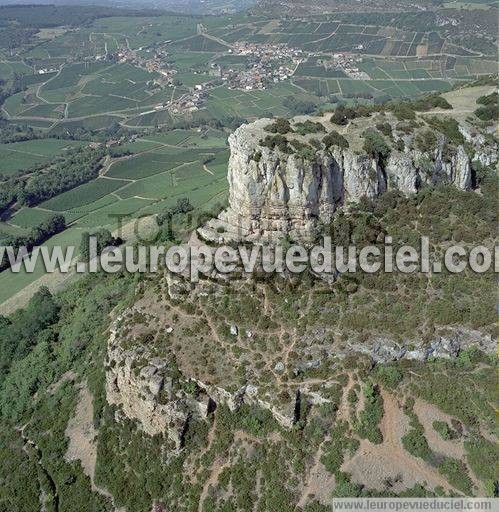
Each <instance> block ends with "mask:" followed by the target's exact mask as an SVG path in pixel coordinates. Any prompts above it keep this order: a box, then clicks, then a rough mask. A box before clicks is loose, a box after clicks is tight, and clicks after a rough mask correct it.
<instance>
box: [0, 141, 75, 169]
mask: <svg viewBox="0 0 499 512" xmlns="http://www.w3.org/2000/svg"><path fill="white" fill-rule="evenodd" d="M83 144H84V143H83V142H78V141H67V140H60V139H41V140H29V141H25V142H14V143H11V144H0V174H3V175H7V176H9V175H12V174H14V173H16V172H18V171H22V170H26V169H29V168H30V167H33V166H34V165H38V164H43V163H45V162H49V161H50V160H51V159H52V158H53V157H55V156H57V155H62V154H63V153H64V152H65V151H67V150H68V149H71V148H75V147H79V146H81V145H83Z"/></svg>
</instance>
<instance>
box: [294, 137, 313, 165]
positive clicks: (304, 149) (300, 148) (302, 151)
mask: <svg viewBox="0 0 499 512" xmlns="http://www.w3.org/2000/svg"><path fill="white" fill-rule="evenodd" d="M289 143H290V144H291V146H293V147H294V148H295V150H296V153H297V154H298V155H299V156H300V157H301V158H304V159H306V160H313V159H314V157H315V150H314V148H313V147H312V146H309V145H308V144H304V143H303V142H300V141H299V140H291V141H289Z"/></svg>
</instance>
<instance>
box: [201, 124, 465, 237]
mask: <svg viewBox="0 0 499 512" xmlns="http://www.w3.org/2000/svg"><path fill="white" fill-rule="evenodd" d="M271 123H272V120H270V119H260V120H258V121H256V122H254V123H251V124H245V125H242V126H241V127H239V128H238V129H237V130H236V131H235V132H234V133H233V134H232V135H231V136H230V137H229V144H230V151H231V154H230V159H229V168H228V181H229V187H230V193H229V208H228V209H227V210H226V211H225V212H222V214H221V215H220V217H219V218H218V219H215V220H213V221H211V222H210V223H208V225H207V226H205V227H204V228H202V229H201V230H200V234H201V236H202V237H203V238H206V239H208V240H217V239H220V238H222V239H225V240H227V239H232V240H235V239H239V240H241V239H246V240H253V241H256V240H260V239H261V240H265V239H266V238H267V239H270V240H272V239H273V238H274V237H275V238H280V237H282V236H283V235H289V236H290V237H291V238H293V239H295V240H304V241H306V240H307V239H311V238H312V237H313V234H314V230H315V228H316V227H317V226H318V225H319V223H327V222H329V221H330V220H331V217H332V216H333V214H334V212H335V211H336V210H337V209H339V208H342V207H344V206H345V205H347V204H349V203H356V202H358V201H359V200H360V199H361V198H362V197H364V196H365V197H368V198H375V197H377V196H379V195H380V194H382V193H384V192H386V191H387V190H400V191H401V192H403V193H404V194H411V193H414V192H416V191H417V190H418V188H420V187H421V186H422V185H423V184H426V183H428V184H435V183H441V182H449V183H453V184H454V185H455V186H457V187H459V188H461V189H468V188H470V186H471V168H470V160H469V157H468V156H467V154H466V152H465V151H464V148H463V147H462V146H459V147H458V148H457V152H456V153H455V154H454V155H452V156H451V157H449V156H446V157H444V155H443V147H444V145H443V141H442V143H441V144H440V147H439V148H438V149H437V150H435V152H434V154H432V155H428V154H423V153H421V152H418V151H415V150H410V151H406V152H400V151H396V150H394V149H392V151H391V154H390V156H389V157H388V159H387V161H386V162H384V163H382V162H380V161H378V160H377V159H374V158H371V157H370V156H368V155H366V154H365V153H362V152H356V151H354V150H353V149H350V148H347V149H341V148H339V147H334V148H332V149H331V150H325V149H320V150H317V151H315V152H314V154H313V156H312V157H310V156H308V157H304V156H302V155H301V154H300V153H299V152H292V153H291V154H290V153H289V152H285V151H282V150H280V149H278V148H277V147H276V148H274V149H270V148H268V147H265V146H262V145H261V141H262V140H264V139H265V137H266V136H268V135H269V134H268V132H266V131H265V127H267V126H268V125H270V124H271ZM286 137H288V136H286ZM294 137H295V136H294V134H293V135H292V136H291V140H293V138H294ZM303 140H304V139H303V138H302V142H303ZM305 140H306V141H307V139H305ZM221 233H225V234H224V236H220V235H221Z"/></svg>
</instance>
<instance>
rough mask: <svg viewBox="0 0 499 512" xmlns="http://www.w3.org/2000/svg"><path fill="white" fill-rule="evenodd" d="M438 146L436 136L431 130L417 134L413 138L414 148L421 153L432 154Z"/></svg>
mask: <svg viewBox="0 0 499 512" xmlns="http://www.w3.org/2000/svg"><path fill="white" fill-rule="evenodd" d="M437 144H438V140H437V136H436V135H435V133H434V132H433V131H432V130H425V131H423V132H418V133H417V134H416V136H415V137H414V147H415V148H416V149H418V150H419V151H422V152H423V153H432V152H433V151H435V149H436V147H437Z"/></svg>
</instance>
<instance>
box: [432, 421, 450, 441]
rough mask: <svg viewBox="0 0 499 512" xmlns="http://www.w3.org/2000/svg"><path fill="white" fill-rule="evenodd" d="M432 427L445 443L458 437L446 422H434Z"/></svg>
mask: <svg viewBox="0 0 499 512" xmlns="http://www.w3.org/2000/svg"><path fill="white" fill-rule="evenodd" d="M432 427H433V429H434V430H435V432H437V433H438V434H439V435H440V437H441V438H442V439H444V440H445V441H449V440H450V439H454V438H455V437H456V432H455V431H454V430H452V429H451V428H450V427H449V425H448V424H447V423H446V422H445V421H434V422H433V423H432Z"/></svg>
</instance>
